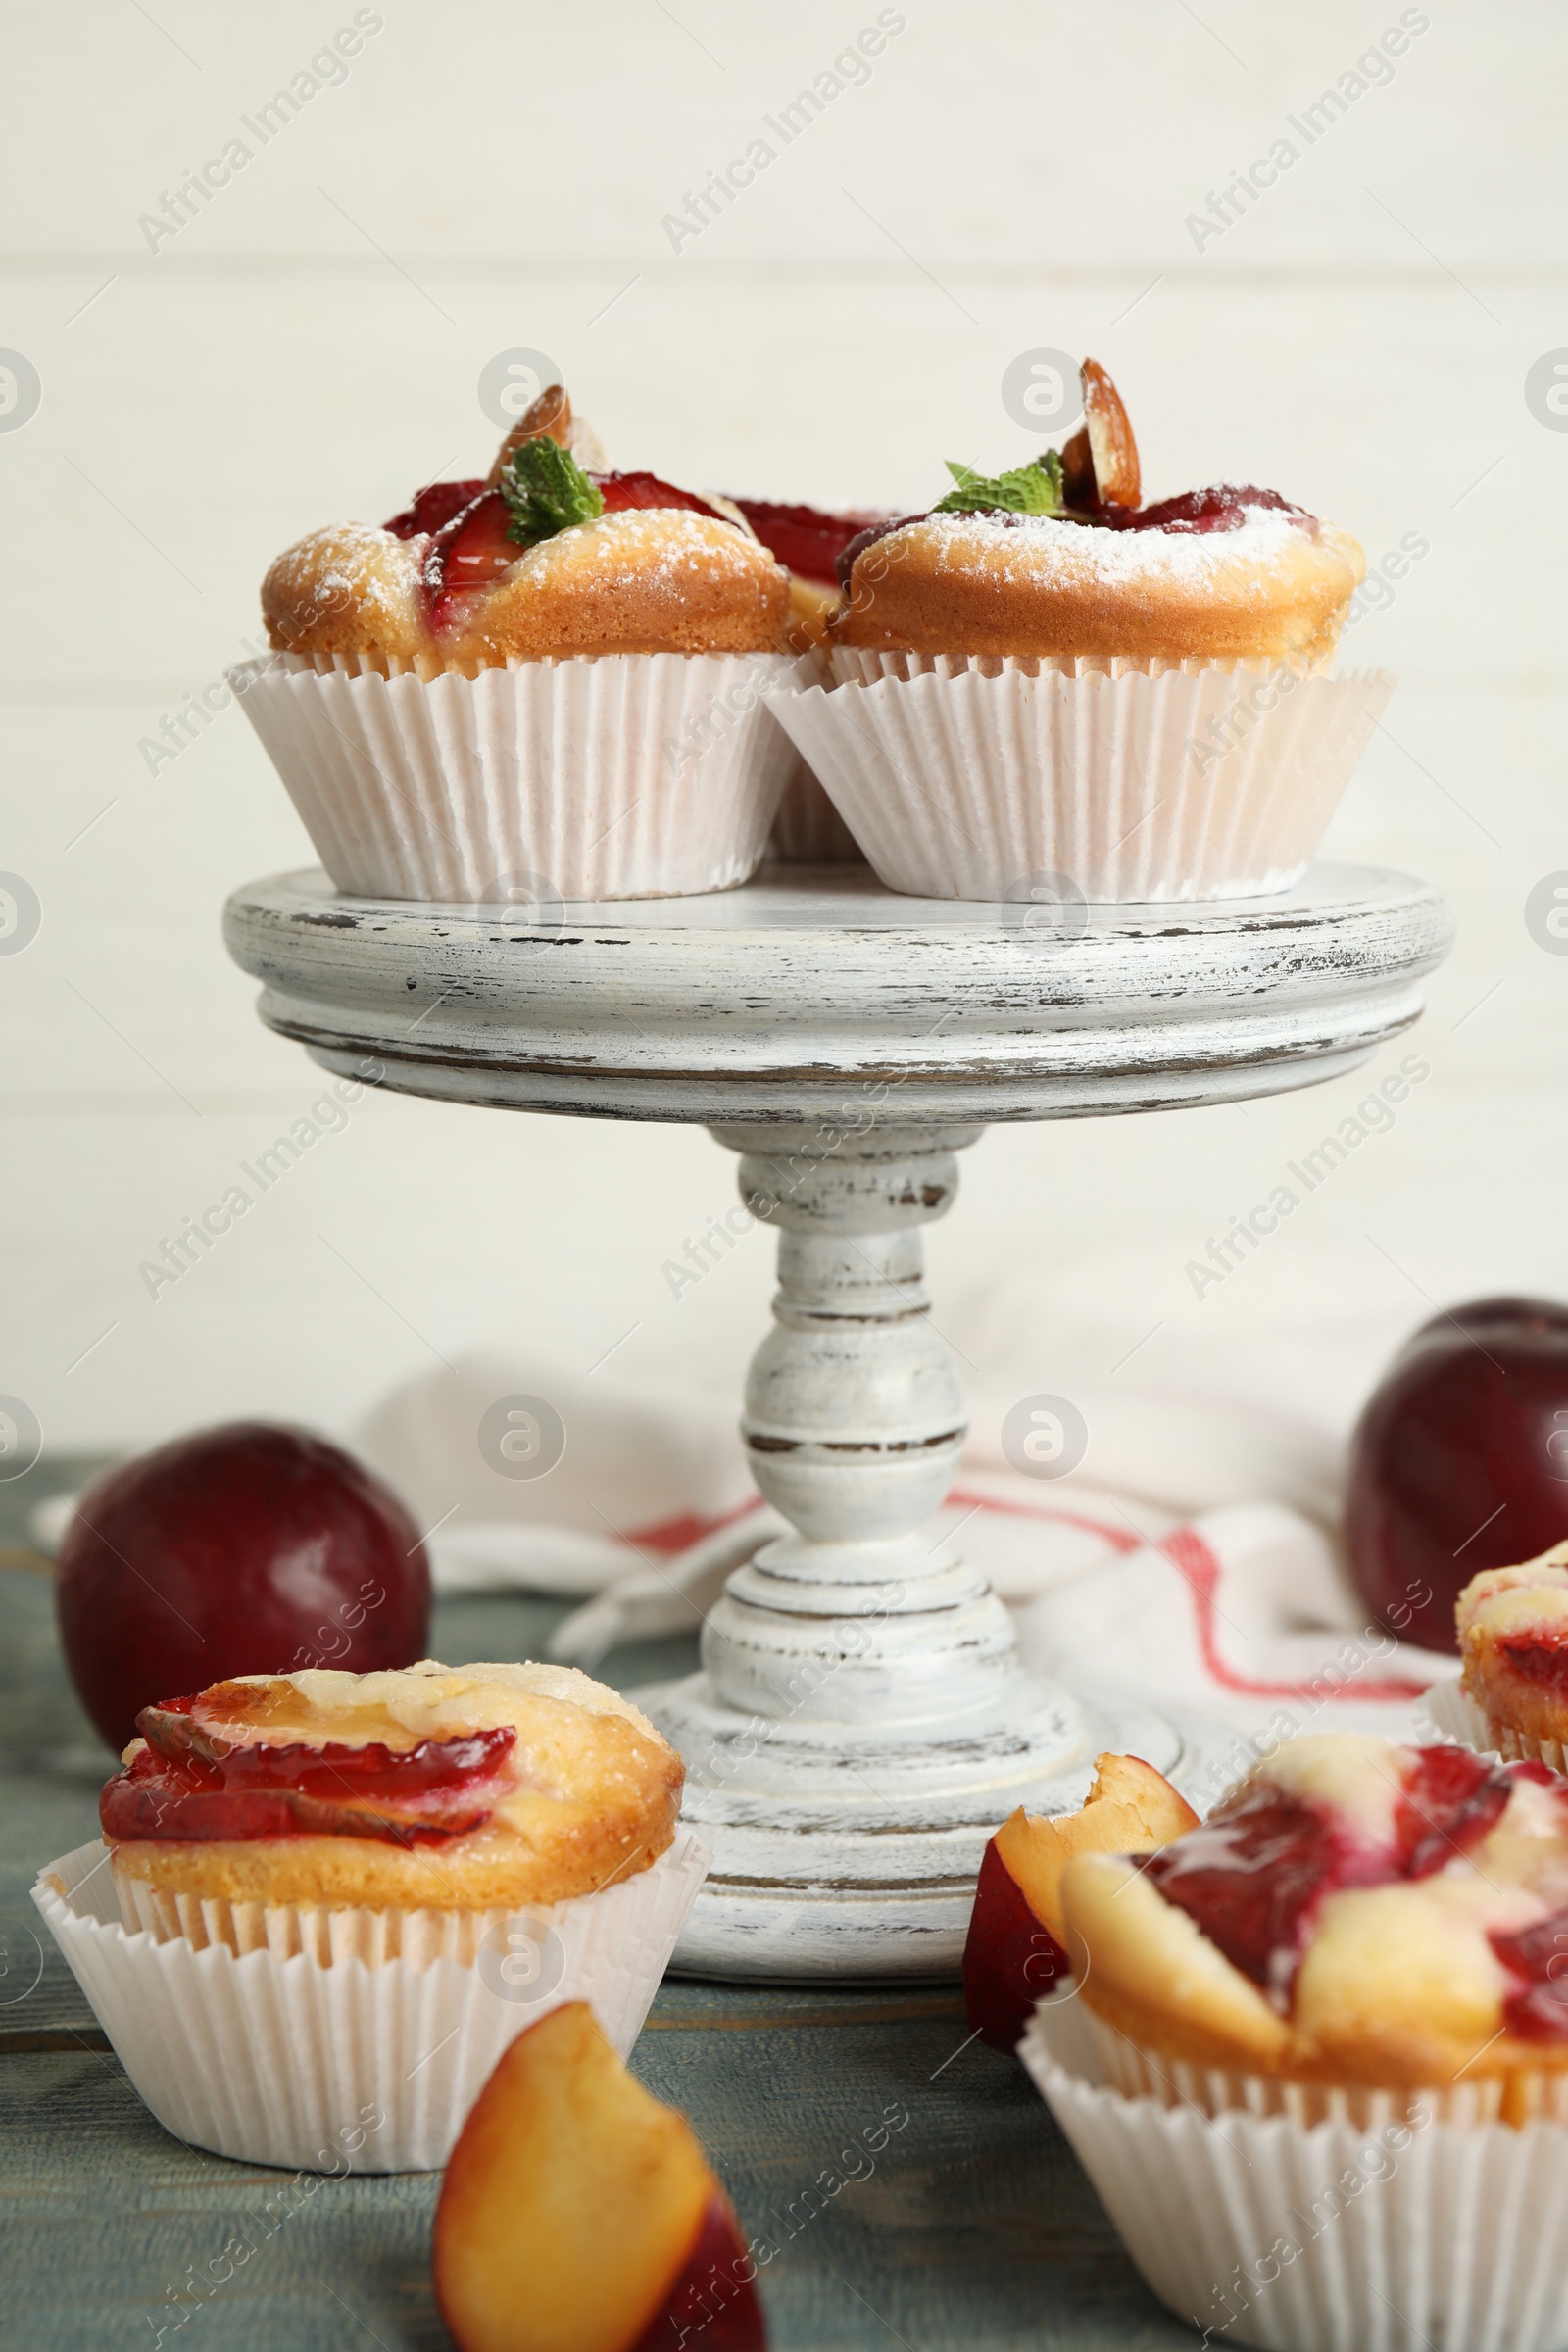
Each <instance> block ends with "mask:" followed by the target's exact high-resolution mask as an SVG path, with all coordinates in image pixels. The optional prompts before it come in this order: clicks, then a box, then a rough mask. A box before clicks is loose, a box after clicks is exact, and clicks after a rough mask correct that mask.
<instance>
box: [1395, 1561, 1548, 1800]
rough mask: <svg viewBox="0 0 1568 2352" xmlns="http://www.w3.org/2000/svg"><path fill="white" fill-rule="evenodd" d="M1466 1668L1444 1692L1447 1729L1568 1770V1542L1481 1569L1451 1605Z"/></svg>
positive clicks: (1434, 1695)
mask: <svg viewBox="0 0 1568 2352" xmlns="http://www.w3.org/2000/svg"><path fill="white" fill-rule="evenodd" d="M1453 1614H1454V1624H1455V1628H1456V1630H1457V1632H1458V1636H1459V1654H1460V1657H1461V1658H1462V1659H1463V1661H1464V1671H1463V1674H1462V1675H1461V1677H1460V1679H1459V1682H1458V1684H1457V1686H1452V1687H1450V1691H1449V1692H1447V1693H1445V1694H1444V1695H1445V1696H1446V1697H1447V1699H1448V1702H1449V1706H1450V1708H1451V1707H1454V1705H1455V1702H1456V1711H1457V1715H1458V1720H1453V1719H1452V1717H1451V1716H1450V1715H1449V1714H1447V1713H1443V1714H1440V1697H1439V1693H1438V1692H1436V1691H1433V1692H1431V1693H1429V1697H1428V1705H1429V1707H1430V1708H1431V1709H1432V1711H1433V1713H1434V1715H1438V1716H1439V1719H1440V1720H1441V1721H1442V1722H1443V1726H1444V1729H1445V1730H1449V1731H1452V1732H1454V1733H1455V1734H1457V1735H1458V1736H1459V1737H1460V1738H1462V1739H1464V1740H1467V1741H1468V1743H1469V1744H1470V1745H1471V1746H1472V1747H1479V1748H1483V1749H1488V1750H1491V1751H1492V1752H1493V1753H1495V1754H1496V1755H1499V1756H1533V1757H1537V1758H1539V1759H1540V1761H1541V1762H1543V1763H1544V1764H1549V1765H1550V1767H1551V1769H1552V1771H1553V1772H1568V1763H1565V1762H1564V1756H1565V1755H1568V1544H1554V1545H1553V1547H1552V1549H1551V1550H1550V1551H1544V1552H1543V1553H1542V1555H1541V1557H1540V1558H1539V1559H1538V1560H1526V1561H1525V1562H1524V1564H1523V1566H1522V1567H1518V1568H1484V1569H1483V1570H1482V1572H1481V1574H1480V1575H1479V1576H1473V1577H1472V1578H1471V1580H1470V1582H1469V1583H1468V1584H1467V1585H1466V1587H1465V1589H1464V1591H1463V1592H1462V1593H1460V1595H1459V1597H1458V1600H1457V1601H1456V1602H1455V1604H1454V1612H1453Z"/></svg>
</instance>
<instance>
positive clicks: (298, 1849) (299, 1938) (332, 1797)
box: [34, 1661, 707, 2171]
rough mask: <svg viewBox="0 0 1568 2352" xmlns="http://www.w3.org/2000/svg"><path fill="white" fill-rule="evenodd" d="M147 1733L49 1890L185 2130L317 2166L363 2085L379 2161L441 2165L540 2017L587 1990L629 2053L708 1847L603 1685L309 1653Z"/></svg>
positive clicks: (105, 2019)
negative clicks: (377, 2118) (484, 2091)
mask: <svg viewBox="0 0 1568 2352" xmlns="http://www.w3.org/2000/svg"><path fill="white" fill-rule="evenodd" d="M137 1725H138V1735H139V1736H138V1737H137V1738H136V1739H135V1740H132V1741H131V1743H130V1745H129V1746H128V1747H127V1748H126V1750H125V1753H124V1758H123V1763H122V1766H121V1769H120V1771H119V1772H118V1773H116V1774H115V1776H114V1777H113V1779H111V1780H110V1781H109V1782H108V1783H107V1784H106V1786H105V1789H104V1791H103V1795H102V1799H101V1802H100V1808H99V1811H100V1819H101V1822H102V1827H103V1842H102V1843H101V1844H98V1843H95V1844H94V1845H92V1846H88V1847H83V1848H81V1849H80V1850H79V1851H78V1852H77V1853H74V1854H71V1855H67V1856H66V1857H64V1858H63V1859H62V1860H61V1861H59V1862H57V1863H54V1864H52V1865H51V1866H50V1868H49V1869H48V1870H46V1871H45V1872H44V1873H43V1874H42V1876H41V1878H40V1881H39V1884H38V1887H37V1888H36V1889H35V1891H34V1899H35V1900H36V1901H37V1902H38V1904H39V1907H40V1909H41V1910H42V1911H43V1913H44V1916H45V1918H46V1919H47V1920H48V1922H49V1925H50V1928H51V1929H52V1931H53V1933H54V1935H55V1936H56V1938H57V1940H58V1941H59V1943H60V1945H61V1947H62V1949H63V1951H64V1952H65V1955H66V1958H67V1959H68V1961H69V1962H70V1963H71V1966H72V1968H73V1970H74V1971H75V1973H76V1976H77V1978H78V1980H79V1982H80V1983H81V1985H82V1988H83V1990H84V1991H85V1992H86V1994H87V1997H88V1999H89V2000H90V2001H91V2002H92V2004H93V2006H94V2008H95V2010H96V2011H97V2014H98V2017H99V2020H100V2022H101V2023H102V2025H103V2026H104V2029H105V2031H106V2032H107V2033H108V2034H109V2036H110V2039H111V2040H112V2041H113V2043H114V2045H115V2047H116V2049H117V2050H118V2051H119V2052H120V2055H121V2057H122V2059H123V2062H124V2065H125V2068H126V2071H127V2073H129V2075H130V2077H131V2079H132V2081H133V2082H135V2084H136V2086H137V2088H138V2090H140V2092H141V2094H142V2096H143V2098H144V2099H145V2100H146V2102H147V2104H148V2105H149V2106H150V2107H151V2108H152V2109H153V2112H154V2113H155V2114H156V2115H157V2116H158V2117H159V2118H160V2120H161V2121H163V2122H164V2123H166V2124H168V2126H169V2128H170V2129H171V2130H173V2131H177V2132H179V2134H180V2135H181V2136H182V2137H184V2138H187V2139H194V2140H196V2141H198V2142H199V2143H200V2144H201V2145H203V2146H206V2147H217V2148H219V2149H220V2151H221V2153H223V2154H226V2155H246V2156H249V2157H251V2158H253V2159H254V2160H256V2161H258V2162H264V2163H272V2164H290V2165H298V2164H310V2163H312V2162H314V2161H315V2153H314V2150H315V2148H316V2146H317V2145H318V2143H319V2142H320V2140H321V2135H322V2133H323V2132H324V2131H326V2129H327V2125H328V2122H329V2120H330V2119H329V2116H328V2112H327V2110H328V2108H329V2107H330V2106H331V2105H332V2103H333V2102H334V2101H336V2102H337V2104H339V2105H342V2104H343V2102H344V2101H345V2100H348V2101H349V2102H350V2106H351V2107H353V2106H357V2105H359V2104H363V2103H370V2104H373V2105H375V2106H376V2107H378V2108H379V2109H380V2110H381V2112H382V2116H383V2123H382V2126H381V2127H380V2129H381V2130H382V2132H383V2136H382V2137H381V2138H380V2139H379V2140H378V2141H377V2144H376V2146H375V2148H374V2149H372V2150H371V2151H370V2152H369V2155H368V2159H367V2161H368V2163H369V2164H371V2165H372V2166H373V2168H374V2169H377V2170H383V2171H393V2170H398V2169H402V2167H403V2166H404V2165H410V2166H422V2165H429V2164H438V2163H440V2162H442V2161H443V2160H444V2157H445V2155H446V2152H447V2149H448V2148H449V2147H450V2145H451V2141H452V2138H453V2136H454V2135H455V2133H456V2131H457V2130H458V2127H459V2126H460V2125H461V2123H462V2120H463V2116H464V2114H465V2113H466V2103H471V2100H472V2098H473V2096H474V2095H475V2094H476V2092H477V2089H478V2087H479V2084H480V2083H481V2082H483V2081H484V2078H485V2076H486V2075H487V2074H488V2072H489V2070H490V2068H491V2067H492V2066H493V2065H494V2063H495V2060H496V2058H497V2056H498V2055H499V2053H500V2051H501V2049H502V2048H504V2047H505V2046H506V2044H507V2042H508V2041H510V2040H511V2039H512V2037H513V2036H514V2035H515V2034H517V2033H519V2032H520V2031H521V2030H522V2028H523V2027H524V2026H525V2025H526V2024H527V2023H528V2022H529V2020H530V2017H531V2016H536V2015H539V2014H541V2013H542V2008H543V2006H545V2005H549V2004H552V2003H553V2002H554V2001H555V2000H556V1999H572V1998H581V1999H584V2000H587V2001H589V2002H590V2003H591V2004H592V2006H593V2007H594V2009H595V2011H596V2013H597V2015H598V2016H599V2018H600V2022H601V2024H602V2025H603V2027H604V2029H605V2031H606V2033H607V2034H609V2035H610V2038H611V2040H612V2041H613V2043H614V2044H615V2046H616V2047H617V2048H618V2049H620V2050H621V2051H622V2052H624V2051H625V2050H627V2049H629V2048H630V2046H631V2043H632V2041H633V2040H634V2039H635V2038H636V2035H637V2033H638V2031H639V2029H640V2027H641V2024H642V2021H643V2018H644V2016H645V2015H646V2013H647V2009H648V2005H649V2002H650V2001H651V2000H652V1998H653V1995H654V1992H655V1990H656V1989H657V1986H658V1984H659V1980H660V1978H661V1976H662V1973H663V1969H664V1967H665V1964H666V1963H667V1961H668V1959H669V1955H670V1953H671V1951H672V1950H673V1948H674V1943H675V1938H676V1936H677V1935H678V1933H679V1931H680V1928H681V1925H682V1924H683V1922H684V1919H685V1916H686V1913H687V1911H688V1910H689V1909H690V1906H691V1903H692V1901H693V1900H694V1899H695V1896H696V1891H697V1887H698V1886H699V1885H700V1884H701V1881H702V1877H703V1873H704V1870H705V1868H706V1861H707V1857H706V1855H705V1854H704V1852H703V1850H702V1848H701V1847H700V1846H698V1845H697V1843H696V1840H695V1839H693V1838H691V1837H690V1835H689V1834H688V1833H684V1832H682V1831H681V1830H680V1829H679V1826H678V1815H679V1808H680V1793H681V1786H682V1779H683V1775H682V1769H681V1764H680V1760H679V1758H678V1757H677V1756H676V1755H675V1753H674V1751H673V1750H672V1749H671V1748H670V1747H669V1746H668V1745H667V1744H666V1742H665V1741H664V1740H662V1738H661V1737H660V1735H659V1734H658V1733H657V1732H656V1731H655V1730H654V1728H653V1726H652V1724H650V1723H649V1722H648V1721H647V1719H646V1718H645V1717H644V1716H643V1715H641V1714H640V1713H639V1712H638V1710H637V1709H636V1708H635V1707H634V1706H632V1705H631V1704H630V1702H629V1701H628V1700H626V1699H623V1698H621V1697H619V1696H618V1695H617V1693H616V1692H614V1691H611V1690H608V1689H607V1688H606V1687H605V1686H604V1685H603V1684H599V1683H595V1682H592V1681H590V1680H589V1678H588V1677H587V1676H586V1675H583V1674H579V1673H577V1672H576V1671H575V1670H573V1669H571V1668H566V1667H559V1666H539V1665H479V1666H466V1667H463V1668H458V1669H452V1668H448V1667H445V1666H441V1665H437V1664H435V1663H433V1662H431V1661H426V1662H425V1663H424V1664H422V1665H419V1666H415V1667H409V1668H404V1669H397V1670H387V1671H383V1672H378V1673H371V1674H363V1675H356V1674H349V1673H343V1672H337V1671H334V1670H331V1669H306V1670H303V1671H301V1672H299V1673H297V1674H287V1675H242V1676H236V1677H234V1678H233V1679H231V1680H229V1681H227V1682H223V1683H218V1684H214V1685H213V1686H212V1687H211V1688H210V1689H209V1690H207V1691H200V1692H197V1693H195V1694H194V1695H192V1696H184V1697H176V1698H171V1699H168V1700H166V1701H164V1702H163V1703H162V1704H160V1705H157V1706H151V1707H145V1708H143V1710H142V1711H141V1714H140V1715H139V1717H138V1718H137ZM438 2043H439V2044H440V2056H439V2062H437V2059H436V2046H437V2044H438ZM416 2044H418V2045H419V2046H417V2047H416V2046H415V2045H416ZM426 2057H428V2058H429V2061H430V2063H429V2064H428V2065H425V2064H423V2063H421V2062H422V2061H423V2060H425V2059H426ZM351 2093H352V2094H353V2095H352V2099H351V2098H350V2094H351ZM345 2111H347V2110H345ZM302 2151H303V2152H302Z"/></svg>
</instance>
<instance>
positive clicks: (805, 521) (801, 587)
mask: <svg viewBox="0 0 1568 2352" xmlns="http://www.w3.org/2000/svg"><path fill="white" fill-rule="evenodd" d="M734 503H735V505H736V506H737V507H739V509H740V511H741V513H742V514H743V515H745V517H746V519H747V521H748V522H749V523H750V524H751V526H752V529H753V530H754V531H755V532H756V533H757V536H758V538H759V539H760V541H761V542H762V545H763V546H764V547H765V548H766V549H767V550H768V552H769V553H770V554H771V555H773V556H776V557H777V559H778V561H779V563H780V564H783V565H784V567H785V569H786V571H787V572H788V573H789V579H790V615H789V641H790V644H791V645H792V646H793V647H794V649H795V651H796V652H797V653H798V654H800V655H802V656H804V657H806V658H807V659H806V661H805V662H803V665H802V669H801V671H800V672H798V673H797V674H798V675H802V676H805V677H806V678H807V679H808V680H816V679H817V678H818V677H819V675H820V673H819V670H818V668H817V666H816V662H817V660H818V659H819V657H820V654H821V649H822V644H823V641H824V639H825V638H826V635H827V632H828V627H829V624H830V623H831V622H832V621H833V619H834V618H835V617H836V616H837V614H838V613H841V612H842V611H843V608H844V590H843V587H842V585H841V583H840V580H839V576H838V564H839V558H840V557H841V556H842V555H843V553H844V550H845V549H846V548H847V547H848V546H849V544H850V542H851V540H852V539H857V538H858V537H859V535H860V533H861V532H862V531H866V530H874V529H876V528H878V527H879V526H880V525H881V524H882V523H884V522H888V521H891V520H892V517H891V516H890V515H872V514H865V513H850V514H843V515H829V514H825V513H823V511H822V510H821V509H820V508H818V507H802V506H776V505H774V504H772V503H770V502H769V501H768V500H766V499H761V498H738V499H736V500H735V502H734ZM768 846H769V848H770V850H771V852H772V854H773V856H774V857H775V858H779V859H781V860H782V861H783V862H784V863H785V864H787V865H846V864H856V865H858V864H860V863H862V862H863V859H862V858H861V855H860V848H859V844H858V842H857V840H856V838H855V836H854V834H853V833H852V832H851V831H850V828H849V826H848V825H847V824H846V823H845V822H844V819H843V817H842V816H840V814H839V812H838V810H837V809H835V808H834V806H833V803H832V802H831V801H830V800H829V799H828V797H827V794H826V793H825V792H824V791H823V790H822V787H821V785H820V784H819V783H818V782H817V780H816V778H815V776H814V775H813V774H812V773H811V770H810V768H809V766H808V765H807V763H806V761H805V760H803V759H800V758H799V757H797V759H796V761H795V764H794V766H793V767H792V768H791V770H790V773H789V775H788V777H787V778H786V780H785V785H784V790H783V792H782V793H781V795H780V796H779V804H778V814H777V815H776V816H775V817H774V819H773V837H772V840H771V842H770V843H769V845H768Z"/></svg>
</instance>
